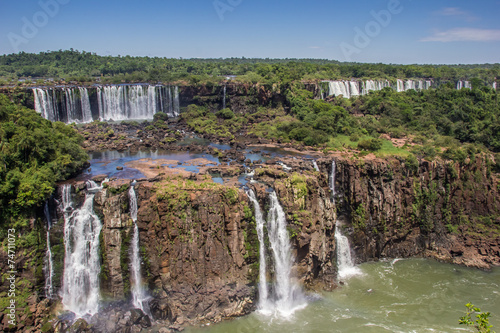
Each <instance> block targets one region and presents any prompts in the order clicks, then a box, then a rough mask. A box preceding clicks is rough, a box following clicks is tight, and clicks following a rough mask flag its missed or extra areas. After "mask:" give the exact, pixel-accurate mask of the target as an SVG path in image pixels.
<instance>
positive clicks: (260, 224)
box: [247, 190, 269, 310]
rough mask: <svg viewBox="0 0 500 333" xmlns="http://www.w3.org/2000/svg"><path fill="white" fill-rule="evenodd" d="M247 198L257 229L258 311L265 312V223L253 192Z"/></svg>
mask: <svg viewBox="0 0 500 333" xmlns="http://www.w3.org/2000/svg"><path fill="white" fill-rule="evenodd" d="M247 196H248V198H249V199H250V201H251V202H252V203H253V206H254V210H255V223H256V229H257V237H258V239H259V306H258V307H259V310H265V309H268V308H269V305H268V295H269V293H268V290H267V277H266V274H267V271H266V270H267V267H266V266H267V265H266V245H265V239H264V225H265V223H266V221H265V220H264V216H263V215H262V210H261V209H260V205H259V202H258V201H257V197H256V196H255V193H254V191H252V190H248V192H247Z"/></svg>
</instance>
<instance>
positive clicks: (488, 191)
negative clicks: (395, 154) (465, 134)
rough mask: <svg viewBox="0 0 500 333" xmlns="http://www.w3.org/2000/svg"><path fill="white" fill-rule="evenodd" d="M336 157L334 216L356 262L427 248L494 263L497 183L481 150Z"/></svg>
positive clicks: (447, 257) (497, 260) (454, 258)
mask: <svg viewBox="0 0 500 333" xmlns="http://www.w3.org/2000/svg"><path fill="white" fill-rule="evenodd" d="M336 161H337V171H336V188H337V189H338V190H337V194H338V195H337V199H338V203H337V207H338V211H339V218H340V219H342V220H344V221H345V224H346V226H347V227H348V229H349V231H350V235H351V237H352V239H353V241H354V246H355V252H356V256H357V260H358V262H364V261H367V260H373V259H377V258H383V257H387V258H395V257H411V256H427V257H434V258H437V259H439V260H444V261H448V262H452V263H456V264H463V265H466V266H473V267H479V268H489V267H490V266H491V265H499V264H500V252H499V249H500V230H499V226H500V191H499V188H498V179H496V177H495V175H494V174H493V173H492V171H491V165H492V163H491V161H490V158H489V157H488V156H486V155H477V157H476V158H474V159H473V160H467V161H465V162H464V163H463V164H459V163H452V162H428V161H425V160H422V161H420V163H419V164H418V165H414V164H411V163H409V162H408V161H406V160H404V159H387V160H377V159H354V158H352V159H351V158H337V159H336ZM322 164H323V166H324V167H325V168H327V167H328V166H329V164H330V161H329V160H327V161H323V163H322Z"/></svg>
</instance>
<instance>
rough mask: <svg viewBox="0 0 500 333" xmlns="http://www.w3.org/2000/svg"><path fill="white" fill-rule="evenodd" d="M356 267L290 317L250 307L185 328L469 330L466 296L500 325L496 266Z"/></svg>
mask: <svg viewBox="0 0 500 333" xmlns="http://www.w3.org/2000/svg"><path fill="white" fill-rule="evenodd" d="M359 268H360V271H361V273H360V274H359V275H357V276H353V277H351V278H349V279H348V280H347V282H346V284H345V285H344V286H343V287H342V288H339V289H336V290H335V291H333V292H329V293H323V294H322V295H319V296H320V297H312V299H316V300H315V301H311V302H310V304H309V305H308V306H307V307H306V308H305V309H303V310H300V311H298V312H296V313H295V314H294V315H293V316H291V317H289V318H277V317H266V316H264V315H261V314H259V313H253V314H251V315H249V316H246V317H242V318H239V319H235V320H232V321H227V322H223V323H220V324H217V325H210V326H206V327H202V328H196V329H189V330H187V332H189V333H202V332H203V333H209V332H210V333H223V332H241V333H247V332H248V333H251V332H270V333H271V332H273V333H274V332H276V333H285V332H297V333H298V332H301V333H304V332H311V333H312V332H357V333H363V332H370V333H375V332H419V333H420V332H457V331H465V332H467V331H469V332H472V330H469V329H467V328H466V327H464V326H461V325H458V319H459V318H460V316H462V315H464V314H465V309H466V308H465V304H466V303H467V302H471V303H473V304H475V305H476V306H478V307H480V308H481V309H482V310H483V311H490V312H492V317H491V318H490V324H493V328H494V329H496V330H498V329H499V328H500V268H495V269H494V270H493V271H491V272H484V271H480V270H477V269H470V268H465V267H459V266H454V265H451V264H443V263H439V262H436V261H433V260H427V259H407V260H398V259H396V260H392V261H380V262H371V263H364V264H362V265H360V266H359Z"/></svg>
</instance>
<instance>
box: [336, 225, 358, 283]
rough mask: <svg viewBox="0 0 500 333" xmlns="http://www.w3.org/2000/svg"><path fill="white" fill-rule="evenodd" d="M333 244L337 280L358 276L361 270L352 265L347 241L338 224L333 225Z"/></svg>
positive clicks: (352, 261)
mask: <svg viewBox="0 0 500 333" xmlns="http://www.w3.org/2000/svg"><path fill="white" fill-rule="evenodd" d="M335 243H336V247H337V270H338V277H339V279H341V280H342V279H346V278H348V277H351V276H354V275H358V274H360V273H361V270H360V269H359V268H358V267H356V266H355V265H354V260H353V258H352V255H351V247H350V244H349V239H348V238H347V237H346V236H344V235H343V234H342V230H341V227H340V224H339V222H338V221H337V222H336V223H335Z"/></svg>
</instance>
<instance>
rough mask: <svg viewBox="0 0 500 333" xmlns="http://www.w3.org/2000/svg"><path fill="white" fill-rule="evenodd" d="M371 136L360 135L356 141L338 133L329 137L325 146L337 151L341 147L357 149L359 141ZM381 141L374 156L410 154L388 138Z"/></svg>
mask: <svg viewBox="0 0 500 333" xmlns="http://www.w3.org/2000/svg"><path fill="white" fill-rule="evenodd" d="M372 138H373V137H371V136H368V135H365V136H360V138H359V140H358V141H356V142H353V141H351V140H350V137H349V136H347V135H341V134H339V135H337V136H336V137H333V138H330V141H329V142H328V143H327V146H328V148H334V149H337V150H339V151H342V150H343V149H357V148H358V142H359V141H361V140H366V139H372ZM382 141H383V144H382V148H380V149H379V150H377V151H376V152H374V153H375V156H377V157H387V156H402V157H406V156H408V155H411V152H409V151H408V150H406V149H404V148H398V147H395V146H394V145H393V144H392V142H391V141H389V140H385V139H382Z"/></svg>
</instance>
